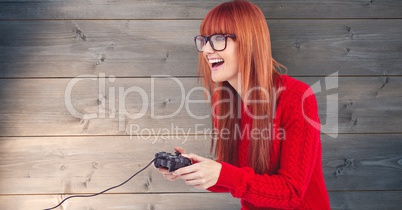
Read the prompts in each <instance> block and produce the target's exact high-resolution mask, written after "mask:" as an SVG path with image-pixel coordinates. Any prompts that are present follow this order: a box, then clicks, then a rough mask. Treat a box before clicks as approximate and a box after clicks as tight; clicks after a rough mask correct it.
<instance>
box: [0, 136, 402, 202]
mask: <svg viewBox="0 0 402 210" xmlns="http://www.w3.org/2000/svg"><path fill="white" fill-rule="evenodd" d="M322 141H323V170H324V175H325V180H326V185H327V188H328V190H329V191H331V192H332V191H350V190H352V191H353V190H368V191H373V190H379V191H382V190H394V191H401V189H402V184H401V183H402V179H401V176H400V173H401V170H402V155H401V153H400V151H401V149H402V135H400V134H398V135H391V134H376V135H374V134H371V135H360V134H349V135H339V136H338V137H337V138H332V137H329V136H326V135H322ZM176 146H180V147H183V148H184V149H186V151H187V152H191V153H196V154H198V155H201V156H204V157H209V158H212V155H211V154H210V153H209V148H210V137H209V136H204V135H193V136H190V137H188V138H185V136H173V137H166V136H161V137H149V136H141V137H137V136H133V137H132V138H130V137H129V136H121V137H116V136H99V137H94V136H90V137H2V138H0V174H1V179H0V194H3V195H7V194H9V195H14V194H59V193H68V194H71V193H73V194H74V193H96V192H100V191H102V190H104V189H107V188H109V187H111V186H115V185H117V184H120V183H122V182H123V181H125V180H127V179H128V178H129V177H130V176H131V175H132V174H134V173H135V172H137V171H139V170H140V169H142V168H143V167H144V166H145V165H146V164H148V163H149V161H151V160H152V158H153V157H154V154H155V153H156V152H159V151H167V152H173V148H174V147H176ZM174 192H205V191H202V190H196V189H193V188H190V187H188V186H186V185H185V184H184V183H183V182H181V181H177V182H169V181H166V180H164V179H163V178H162V176H161V175H160V174H159V173H158V172H157V171H156V170H155V169H154V168H153V167H150V168H148V169H146V170H145V171H144V172H142V173H140V174H139V175H138V176H136V177H134V178H133V179H132V180H131V181H130V182H128V183H127V184H125V185H123V186H121V187H120V188H117V189H114V190H112V191H110V192H109V193H117V194H126V193H174ZM0 197H1V196H0Z"/></svg>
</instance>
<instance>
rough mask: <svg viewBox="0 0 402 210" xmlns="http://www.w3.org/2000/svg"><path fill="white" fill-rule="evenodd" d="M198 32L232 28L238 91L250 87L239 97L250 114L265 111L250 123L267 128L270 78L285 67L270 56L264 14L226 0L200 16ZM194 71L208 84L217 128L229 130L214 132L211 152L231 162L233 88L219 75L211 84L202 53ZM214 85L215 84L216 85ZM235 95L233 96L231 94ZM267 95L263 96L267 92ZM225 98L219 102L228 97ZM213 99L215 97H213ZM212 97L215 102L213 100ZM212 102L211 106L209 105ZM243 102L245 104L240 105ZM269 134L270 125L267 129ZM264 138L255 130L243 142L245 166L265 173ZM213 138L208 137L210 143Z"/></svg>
mask: <svg viewBox="0 0 402 210" xmlns="http://www.w3.org/2000/svg"><path fill="white" fill-rule="evenodd" d="M200 33H201V34H202V35H211V34H216V33H221V34H235V35H236V38H235V41H236V42H238V46H239V47H238V50H239V53H238V55H239V57H238V62H239V63H238V66H239V73H240V75H241V79H240V81H239V84H241V93H242V95H243V94H244V93H247V92H248V91H251V92H250V93H251V94H250V95H249V97H247V98H243V102H244V104H245V105H248V107H249V109H248V110H250V111H251V112H252V114H253V115H254V116H266V117H265V118H263V119H257V118H253V123H252V124H253V127H252V128H253V129H259V131H264V130H266V129H272V127H273V126H270V125H272V123H273V116H274V112H275V110H273V109H274V106H275V104H276V97H272V96H274V95H275V85H276V87H278V85H280V84H275V81H279V80H278V79H276V78H279V72H278V71H277V70H278V69H280V68H285V67H284V66H282V65H281V64H279V63H278V62H276V61H275V60H274V59H273V58H272V53H271V41H270V34H269V30H268V25H267V22H266V20H265V17H264V14H263V13H262V12H261V10H260V9H259V8H258V7H257V6H256V5H254V4H252V3H250V2H247V1H233V2H226V3H222V4H220V5H218V6H217V7H215V8H213V9H212V10H211V11H210V12H209V13H208V14H207V15H206V16H205V18H204V20H203V21H202V23H201V26H200ZM198 75H199V76H202V77H204V86H205V87H206V88H208V89H209V91H210V94H211V95H213V96H214V100H212V104H211V106H212V107H213V110H212V112H213V113H214V119H215V120H214V122H215V123H214V124H215V128H217V129H218V131H222V130H223V129H227V130H229V131H231V132H230V134H229V136H225V137H228V138H222V136H221V135H217V136H216V141H217V142H216V149H215V155H216V157H217V159H218V160H219V161H225V162H228V163H231V164H235V165H236V164H237V163H238V160H237V152H238V148H237V147H238V142H237V140H239V138H240V134H239V133H238V132H236V128H237V129H239V128H240V123H241V118H240V117H237V116H239V115H240V111H239V110H240V103H238V101H236V99H238V100H239V99H240V96H239V95H238V94H237V92H236V91H235V89H234V88H233V87H231V85H230V84H229V83H228V82H227V81H225V82H220V83H218V84H217V85H218V86H216V84H215V83H214V82H213V81H212V79H211V70H210V67H209V65H208V63H207V62H206V60H205V58H203V55H202V53H200V55H199V59H198ZM216 87H218V88H216ZM253 88H261V90H264V91H266V92H264V91H252V90H253ZM233 96H235V97H233ZM267 97H268V98H267ZM228 100H230V103H221V102H222V101H228ZM250 100H268V101H269V103H267V104H264V105H263V106H261V104H256V103H253V104H249V103H248V102H249V101H250ZM217 102H219V103H217ZM214 103H215V104H214ZM215 105H216V106H215ZM245 108H246V107H245ZM229 112H231V114H229V116H225V117H221V118H219V119H218V118H216V117H215V116H224V115H227V113H229ZM270 133H271V134H272V130H271V132H270ZM270 140H271V137H268V138H267V137H266V136H265V137H264V136H263V135H260V136H259V137H257V138H251V137H250V147H249V157H248V162H249V166H250V167H252V168H253V169H254V170H255V172H256V173H260V174H262V173H266V172H267V171H268V166H269V159H270ZM213 145H214V142H212V146H211V148H212V147H213Z"/></svg>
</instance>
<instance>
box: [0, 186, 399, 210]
mask: <svg viewBox="0 0 402 210" xmlns="http://www.w3.org/2000/svg"><path fill="white" fill-rule="evenodd" d="M329 194H330V197H331V209H344V210H348V209H368V210H370V209H390V210H393V209H395V210H397V209H400V206H401V205H402V203H401V199H400V198H401V196H402V193H401V192H400V191H382V192H364V191H362V192H330V193H329ZM62 198H65V196H63V197H60V196H54V195H13V196H0V206H1V207H2V209H3V210H15V209H18V210H22V209H43V208H49V207H51V206H52V205H56V204H57V202H59V201H61V199H62ZM63 207H64V208H65V209H77V210H81V209H93V210H102V209H105V208H106V209H113V208H118V209H124V210H128V209H130V210H136V209H138V210H143V209H153V210H160V209H163V210H170V209H172V210H173V209H175V210H188V209H196V210H198V209H199V210H205V209H220V210H225V209H227V210H233V209H239V208H240V204H239V201H238V200H237V199H234V198H232V197H231V195H230V194H220V193H191V194H189V193H184V194H182V193H178V194H163V195H158V194H123V195H121V194H115V195H111V194H107V195H102V196H99V197H93V198H84V199H82V198H74V199H71V200H68V201H66V202H65V203H64V204H63Z"/></svg>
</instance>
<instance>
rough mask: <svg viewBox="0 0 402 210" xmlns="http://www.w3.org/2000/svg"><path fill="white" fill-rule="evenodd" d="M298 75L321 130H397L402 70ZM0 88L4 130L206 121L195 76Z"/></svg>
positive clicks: (112, 130)
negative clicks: (396, 73)
mask: <svg viewBox="0 0 402 210" xmlns="http://www.w3.org/2000/svg"><path fill="white" fill-rule="evenodd" d="M299 79H301V80H302V81H304V82H306V83H307V84H309V85H311V86H312V87H313V90H314V91H315V92H316V97H317V100H318V105H319V115H320V118H321V122H322V125H323V132H325V133H334V134H336V133H385V132H394V133H395V132H400V123H401V119H402V118H401V109H402V107H401V106H400V105H401V103H400V100H401V97H402V96H401V94H402V92H401V91H400V90H401V89H402V79H401V78H400V77H384V78H377V77H365V78H360V77H342V78H338V77H330V78H319V77H317V78H311V77H302V78H299ZM0 88H1V89H0V98H1V99H2V103H1V104H0V117H1V119H2V120H1V121H0V131H1V133H2V135H3V136H52V135H126V134H130V133H132V134H136V135H148V134H149V133H150V132H162V133H169V135H171V134H172V133H175V132H176V133H177V132H186V133H205V132H208V130H206V129H210V128H211V123H210V122H211V120H210V118H209V115H210V110H209V102H208V101H204V102H205V103H202V102H201V103H198V102H197V103H196V102H194V100H204V95H203V94H204V91H202V90H203V89H200V86H199V83H198V82H197V79H194V78H137V79H128V78H113V77H109V76H106V75H105V76H101V77H99V75H98V77H94V78H74V79H3V80H0ZM197 88H198V89H197ZM152 94H153V95H152ZM331 97H332V98H331ZM144 129H149V130H150V131H144ZM177 129H178V130H179V131H175V130H177ZM209 131H210V130H209Z"/></svg>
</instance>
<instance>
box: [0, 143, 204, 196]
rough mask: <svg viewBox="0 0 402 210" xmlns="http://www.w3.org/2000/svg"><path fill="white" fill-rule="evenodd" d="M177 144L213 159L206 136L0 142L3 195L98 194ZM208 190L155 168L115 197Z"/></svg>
mask: <svg viewBox="0 0 402 210" xmlns="http://www.w3.org/2000/svg"><path fill="white" fill-rule="evenodd" d="M175 146H181V147H184V148H185V149H186V150H187V151H188V152H193V151H199V152H197V153H198V154H200V155H202V156H205V157H211V156H210V155H209V148H210V139H208V138H207V137H206V136H202V135H199V136H198V137H197V136H190V137H184V136H178V137H149V136H148V137H147V136H142V137H134V136H133V137H132V138H130V137H128V136H125V137H114V136H103V137H50V138H49V137H26V138H1V139H0V151H1V152H0V157H1V159H0V183H1V186H2V187H1V189H0V194H49V193H96V192H100V191H103V190H104V189H107V188H109V187H112V186H116V185H118V184H120V183H122V182H123V181H125V180H127V179H128V178H129V177H131V176H132V175H133V174H134V173H136V172H137V171H139V170H141V169H142V168H144V167H145V166H146V165H147V164H148V163H149V162H150V161H151V160H152V159H153V158H154V155H155V153H157V152H160V151H166V152H171V153H173V152H174V150H173V148H174V147H175ZM144 192H145V193H150V192H152V193H156V192H157V193H168V192H204V191H201V190H195V189H191V188H190V187H188V186H186V185H185V184H184V182H180V181H177V182H170V181H167V180H165V179H164V178H163V177H162V176H161V175H160V174H159V173H158V172H157V171H156V170H155V169H154V167H153V166H152V165H151V166H150V167H149V168H147V169H146V170H145V171H143V172H142V173H140V174H138V176H136V177H134V178H133V179H132V180H131V181H130V182H128V183H127V184H125V185H123V186H121V187H120V188H117V189H114V190H113V191H111V192H110V193H144Z"/></svg>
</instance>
